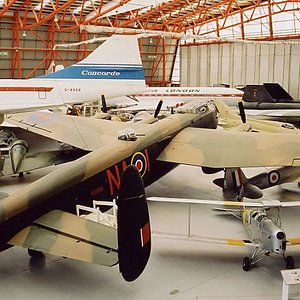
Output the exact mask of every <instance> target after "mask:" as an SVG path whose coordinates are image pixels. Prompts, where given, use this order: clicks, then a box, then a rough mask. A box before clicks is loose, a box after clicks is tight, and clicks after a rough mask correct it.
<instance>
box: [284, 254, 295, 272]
mask: <svg viewBox="0 0 300 300" xmlns="http://www.w3.org/2000/svg"><path fill="white" fill-rule="evenodd" d="M285 262H286V268H287V269H294V268H295V262H294V258H293V257H292V256H288V257H287V258H286V259H285Z"/></svg>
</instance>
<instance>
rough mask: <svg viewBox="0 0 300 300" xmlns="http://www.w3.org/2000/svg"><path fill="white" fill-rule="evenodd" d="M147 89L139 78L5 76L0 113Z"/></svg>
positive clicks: (91, 99) (116, 95) (0, 99)
mask: <svg viewBox="0 0 300 300" xmlns="http://www.w3.org/2000/svg"><path fill="white" fill-rule="evenodd" d="M144 90H145V85H144V84H143V82H142V81H141V84H139V83H138V81H135V80H122V82H120V81H116V80H110V79H107V80H103V79H101V80H98V79H88V80H86V79H61V78H60V79H46V78H38V79H28V80H16V79H2V80H0V112H1V113H10V112H14V111H25V110H31V109H42V108H46V107H53V106H59V105H66V104H74V103H83V102H93V101H100V99H101V95H104V96H105V97H106V99H107V101H108V103H109V101H110V99H112V98H115V97H119V96H121V95H126V94H129V93H132V92H137V93H138V92H141V91H144Z"/></svg>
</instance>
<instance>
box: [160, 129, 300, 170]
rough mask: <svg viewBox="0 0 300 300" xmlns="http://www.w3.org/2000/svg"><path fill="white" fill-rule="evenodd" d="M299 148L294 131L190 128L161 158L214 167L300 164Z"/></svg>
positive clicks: (175, 140)
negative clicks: (265, 131)
mask: <svg viewBox="0 0 300 300" xmlns="http://www.w3.org/2000/svg"><path fill="white" fill-rule="evenodd" d="M299 148H300V139H299V138H297V135H294V134H282V133H255V132H239V131H226V130H211V129H204V128H194V127H188V128H185V129H183V130H182V131H181V132H179V133H178V134H177V135H176V136H175V137H174V138H173V140H172V141H171V142H170V143H169V144H168V145H167V146H166V148H164V150H163V151H162V152H161V153H160V155H159V157H158V160H160V161H166V162H174V163H180V164H187V165H194V166H202V167H213V168H240V167H259V166H265V167H269V166H272V167H274V166H299V165H300V156H299Z"/></svg>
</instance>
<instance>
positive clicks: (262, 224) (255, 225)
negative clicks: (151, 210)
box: [147, 197, 300, 271]
mask: <svg viewBox="0 0 300 300" xmlns="http://www.w3.org/2000/svg"><path fill="white" fill-rule="evenodd" d="M147 199H148V200H149V201H158V202H166V203H185V204H191V205H199V204H209V205H222V206H223V207H221V208H214V210H216V211H220V212H225V213H229V214H231V215H234V216H235V217H237V218H238V219H241V220H242V222H243V225H244V227H245V229H246V231H247V232H248V234H249V236H250V240H249V239H247V238H246V239H228V238H227V239H224V238H219V237H203V236H197V235H183V234H182V235H178V234H170V233H165V232H164V233H161V232H156V233H154V234H153V235H154V236H156V237H159V238H166V239H168V238H169V239H180V240H190V241H197V242H204V243H215V244H223V245H230V246H246V247H252V248H254V250H253V252H252V254H251V256H250V257H248V256H246V257H244V259H243V270H244V271H249V270H250V268H251V266H253V265H255V264H256V263H257V262H259V261H260V260H262V259H263V258H264V257H265V256H269V255H272V254H275V255H282V256H283V258H284V260H285V262H286V268H287V269H293V268H294V265H295V263H294V258H293V257H292V256H285V252H286V247H287V246H292V245H299V244H300V238H299V237H297V238H287V236H286V234H285V232H284V231H283V229H282V228H281V221H280V214H279V209H280V208H281V207H295V206H300V202H299V201H294V202H280V201H277V200H272V201H268V200H265V201H262V202H261V203H254V202H243V201H242V202H236V201H218V200H201V199H182V198H160V197H148V198H147Z"/></svg>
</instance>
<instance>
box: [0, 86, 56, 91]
mask: <svg viewBox="0 0 300 300" xmlns="http://www.w3.org/2000/svg"><path fill="white" fill-rule="evenodd" d="M52 90H53V87H41V86H2V87H0V92H51V91H52Z"/></svg>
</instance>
